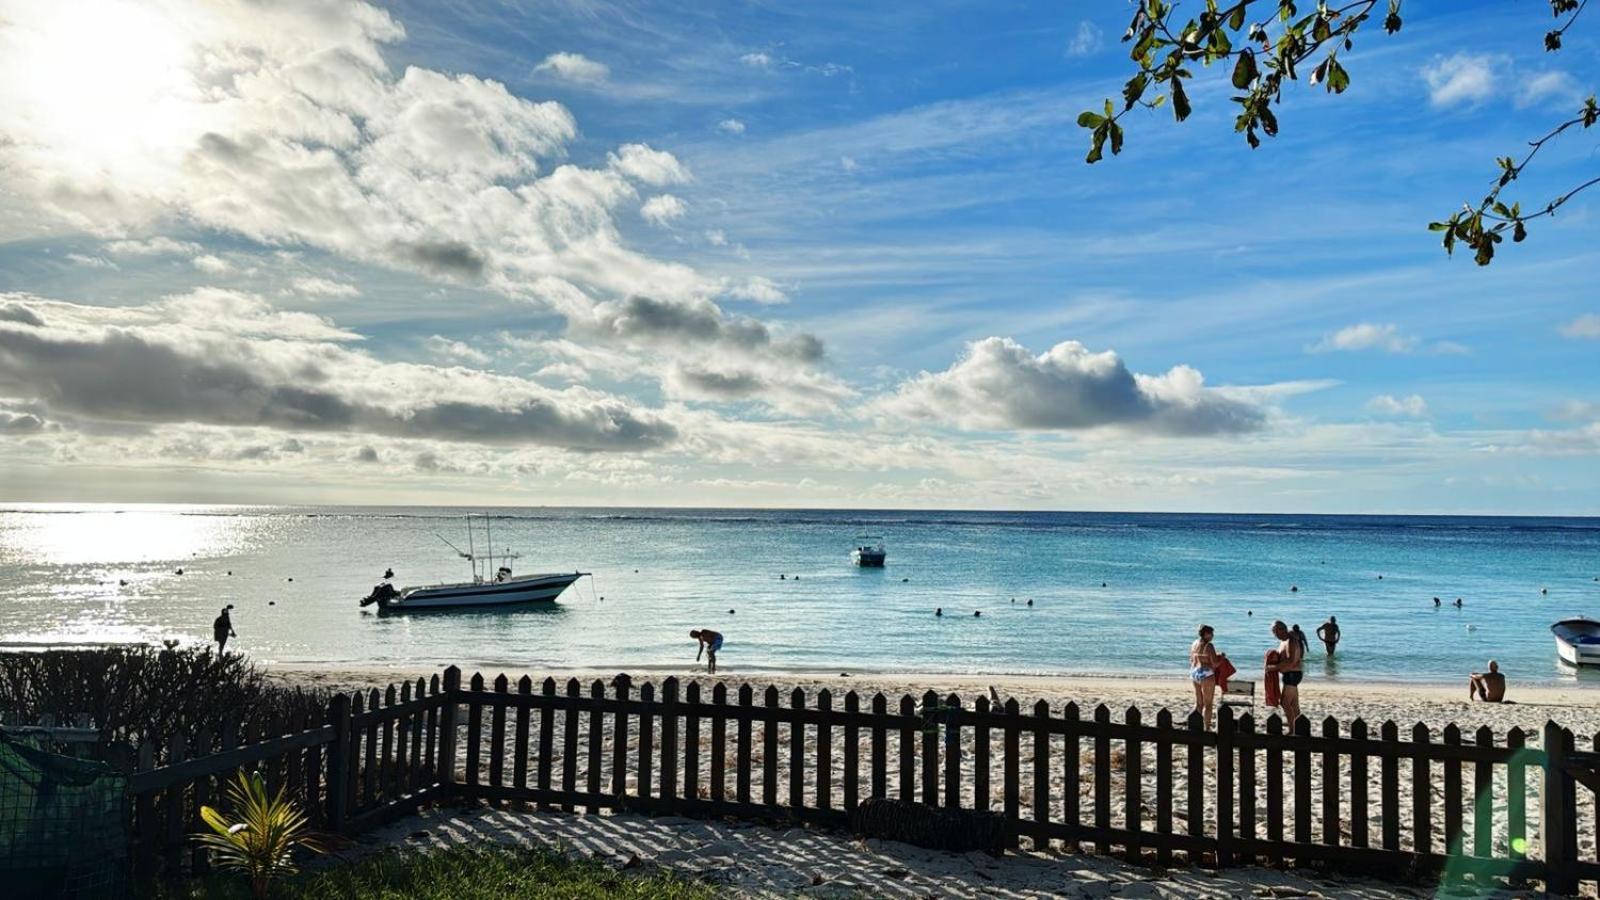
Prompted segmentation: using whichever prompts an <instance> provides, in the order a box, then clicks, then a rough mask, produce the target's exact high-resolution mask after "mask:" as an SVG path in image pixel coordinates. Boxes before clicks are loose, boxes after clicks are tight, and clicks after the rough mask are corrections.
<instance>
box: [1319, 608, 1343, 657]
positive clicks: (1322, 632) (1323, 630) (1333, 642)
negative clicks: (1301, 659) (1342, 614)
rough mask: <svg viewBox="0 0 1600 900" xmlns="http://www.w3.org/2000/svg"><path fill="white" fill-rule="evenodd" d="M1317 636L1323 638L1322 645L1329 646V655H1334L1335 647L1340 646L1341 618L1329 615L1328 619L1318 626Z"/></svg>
mask: <svg viewBox="0 0 1600 900" xmlns="http://www.w3.org/2000/svg"><path fill="white" fill-rule="evenodd" d="M1317 637H1319V638H1321V639H1322V645H1323V646H1324V647H1327V648H1328V655H1329V656H1332V655H1333V651H1334V649H1335V648H1336V647H1338V646H1339V620H1338V619H1337V618H1336V617H1334V616H1329V617H1328V621H1326V622H1323V623H1322V624H1321V625H1318V626H1317Z"/></svg>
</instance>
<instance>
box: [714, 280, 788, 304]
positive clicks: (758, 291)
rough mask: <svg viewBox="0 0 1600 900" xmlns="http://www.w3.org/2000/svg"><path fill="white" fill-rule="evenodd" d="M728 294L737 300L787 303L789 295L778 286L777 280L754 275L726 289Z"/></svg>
mask: <svg viewBox="0 0 1600 900" xmlns="http://www.w3.org/2000/svg"><path fill="white" fill-rule="evenodd" d="M728 296H730V297H733V298H735V299H737V300H749V301H750V302H752V303H763V304H773V303H787V302H789V295H788V294H786V293H784V292H783V288H780V287H778V284H777V282H775V281H773V280H772V279H770V278H763V277H762V276H760V275H755V276H752V277H750V278H747V279H745V280H744V282H743V283H741V284H737V285H734V286H733V287H731V288H729V289H728Z"/></svg>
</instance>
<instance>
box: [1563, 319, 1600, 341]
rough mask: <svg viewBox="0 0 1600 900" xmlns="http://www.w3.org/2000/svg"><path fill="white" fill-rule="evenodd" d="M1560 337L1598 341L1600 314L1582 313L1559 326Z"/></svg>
mask: <svg viewBox="0 0 1600 900" xmlns="http://www.w3.org/2000/svg"><path fill="white" fill-rule="evenodd" d="M1561 336H1562V337H1569V338H1574V339H1579V340H1582V339H1587V340H1600V314H1596V313H1584V314H1583V315H1581V316H1579V317H1577V318H1576V319H1573V320H1572V321H1571V322H1568V323H1567V324H1565V325H1563V326H1561Z"/></svg>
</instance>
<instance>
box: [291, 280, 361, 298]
mask: <svg viewBox="0 0 1600 900" xmlns="http://www.w3.org/2000/svg"><path fill="white" fill-rule="evenodd" d="M290 285H291V287H293V288H294V291H295V292H296V293H299V294H305V295H307V296H310V297H359V296H361V291H360V289H358V288H357V287H356V286H355V285H353V284H348V283H346V282H343V281H334V280H332V279H330V278H322V277H320V276H316V275H307V276H304V277H301V278H296V279H295V280H294V281H292V282H290Z"/></svg>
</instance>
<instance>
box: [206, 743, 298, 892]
mask: <svg viewBox="0 0 1600 900" xmlns="http://www.w3.org/2000/svg"><path fill="white" fill-rule="evenodd" d="M228 799H229V800H230V801H232V803H233V811H234V816H235V818H236V819H237V821H234V822H229V821H228V820H227V819H225V818H223V817H222V814H221V813H219V812H217V811H216V810H215V809H212V808H211V807H209V806H202V807H201V808H200V818H201V819H202V820H203V821H204V822H205V823H206V824H207V825H209V826H210V827H211V831H212V833H211V834H206V833H204V832H202V833H200V834H197V835H195V839H196V840H197V841H199V842H200V843H201V844H204V845H205V846H206V847H208V848H210V849H211V850H212V852H214V853H215V854H216V864H217V866H218V868H222V869H236V870H239V871H242V872H244V873H245V874H246V875H247V876H249V878H250V895H251V896H252V897H254V898H256V900H266V896H267V887H268V885H270V884H271V883H272V879H273V878H275V877H277V876H279V875H292V874H294V872H295V871H296V869H295V864H294V859H293V857H292V855H291V854H292V853H293V851H294V849H295V848H296V847H303V848H305V849H307V850H310V851H312V852H314V853H320V852H322V849H323V847H322V842H321V839H320V838H318V837H317V836H316V835H315V834H313V833H312V831H311V829H310V822H309V820H307V818H306V816H305V813H303V812H301V811H300V807H299V804H297V803H295V801H293V800H292V799H290V798H288V797H285V796H284V793H283V788H282V787H279V788H278V792H277V793H276V794H273V795H271V796H270V797H269V796H268V794H267V780H266V779H265V778H264V777H262V775H261V773H260V772H255V773H253V774H248V775H247V774H245V771H244V770H243V769H240V770H239V775H238V777H237V778H236V779H235V780H234V781H232V782H231V783H229V785H228Z"/></svg>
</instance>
